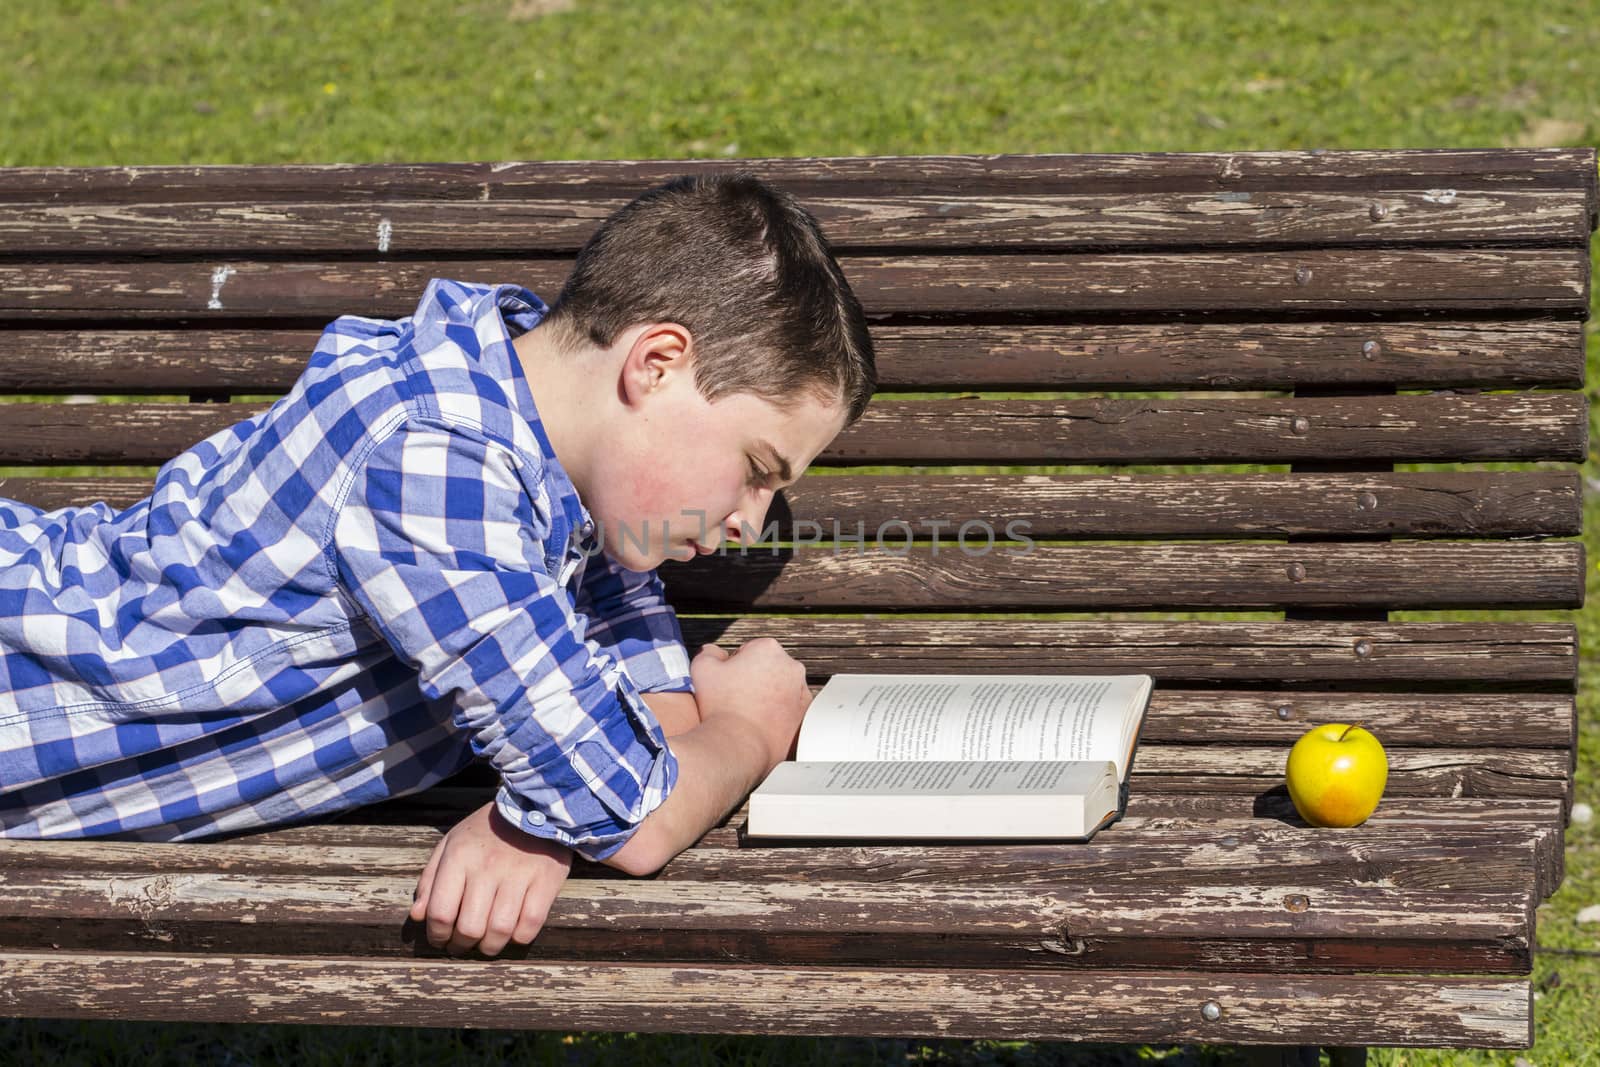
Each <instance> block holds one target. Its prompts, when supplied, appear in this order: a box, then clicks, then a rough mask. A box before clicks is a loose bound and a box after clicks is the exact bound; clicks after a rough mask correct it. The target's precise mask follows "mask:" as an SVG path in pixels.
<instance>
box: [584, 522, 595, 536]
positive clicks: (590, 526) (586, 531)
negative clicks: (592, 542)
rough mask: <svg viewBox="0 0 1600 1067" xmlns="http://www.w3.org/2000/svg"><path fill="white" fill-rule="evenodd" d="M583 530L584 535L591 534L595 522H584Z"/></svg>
mask: <svg viewBox="0 0 1600 1067" xmlns="http://www.w3.org/2000/svg"><path fill="white" fill-rule="evenodd" d="M582 532H583V536H585V537H588V536H589V535H590V534H592V533H594V523H592V522H586V523H584V524H583V526H582Z"/></svg>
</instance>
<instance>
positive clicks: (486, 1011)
mask: <svg viewBox="0 0 1600 1067" xmlns="http://www.w3.org/2000/svg"><path fill="white" fill-rule="evenodd" d="M529 990H536V991H537V995H532V996H530V995H529ZM1208 1002H1209V1003H1213V1004H1215V1005H1216V1016H1217V1017H1216V1018H1215V1019H1214V1020H1208V1019H1206V1018H1205V1016H1204V1015H1203V1014H1202V1009H1203V1007H1204V1006H1205V1005H1206V1004H1207V1003H1208ZM1374 1005H1382V1006H1383V1010H1382V1011H1374V1010H1373V1006H1374ZM1532 1009H1533V1001H1532V990H1531V987H1530V983H1529V982H1528V980H1526V979H1509V980H1508V979H1504V978H1481V977H1473V978H1458V977H1432V976H1427V977H1388V976H1375V975H1360V976H1338V975H1249V974H1227V973H1205V972H1183V971H1177V972H1170V973H1163V974H1132V973H1125V972H1124V973H1118V972H1102V971H1087V972H1057V973H1052V972H1049V971H1040V970H1028V971H1006V970H994V969H975V970H966V969H951V970H932V969H924V968H905V969H892V968H846V967H826V966H822V967H749V966H739V965H720V966H719V965H699V966H681V965H672V964H627V963H593V964H556V963H533V962H529V961H525V960H503V961H476V960H475V961H470V962H468V961H459V960H448V961H446V960H349V959H330V960H295V959H283V958H280V957H274V956H255V955H250V956H245V955H221V956H216V957H210V958H206V957H186V956H179V955H158V954H153V953H152V954H142V953H141V954H113V953H85V954H72V953H48V952H43V953H41V952H9V953H4V954H0V1014H3V1015H25V1016H42V1017H46V1018H100V1017H106V1016H112V1017H116V1018H128V1019H171V1020H182V1021H226V1022H248V1023H258V1022H269V1021H270V1022H318V1023H341V1024H345V1025H384V1026H393V1025H401V1026H449V1027H454V1026H460V1025H461V1022H462V1020H464V1019H467V1018H471V1019H473V1020H474V1022H476V1023H478V1024H479V1025H482V1026H487V1027H491V1028H506V1029H562V1030H572V1029H577V1030H591V1029H592V1030H630V1031H644V1032H689V1033H694V1032H712V1033H764V1034H817V1035H869V1034H920V1035H931V1036H938V1037H992V1036H994V1035H995V1034H997V1033H1001V1034H1005V1035H1007V1037H1009V1038H1012V1039H1015V1040H1077V1041H1155V1042H1182V1041H1205V1042H1214V1043H1229V1044H1281V1043H1291V1044H1343V1045H1365V1044H1373V1045H1425V1046H1468V1047H1475V1048H1525V1047H1527V1046H1528V1045H1529V1044H1531V1043H1532V1040H1533V1021H1532V1020H1533V1015H1532Z"/></svg>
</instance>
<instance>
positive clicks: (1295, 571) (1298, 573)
mask: <svg viewBox="0 0 1600 1067" xmlns="http://www.w3.org/2000/svg"><path fill="white" fill-rule="evenodd" d="M1287 573H1288V575H1289V580H1290V581H1291V582H1303V581H1305V580H1306V565H1305V564H1304V563H1291V564H1289V569H1288V572H1287Z"/></svg>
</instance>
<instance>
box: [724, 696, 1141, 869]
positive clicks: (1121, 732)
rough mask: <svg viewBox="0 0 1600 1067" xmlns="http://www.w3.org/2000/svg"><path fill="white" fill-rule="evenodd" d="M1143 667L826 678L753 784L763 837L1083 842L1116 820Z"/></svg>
mask: <svg viewBox="0 0 1600 1067" xmlns="http://www.w3.org/2000/svg"><path fill="white" fill-rule="evenodd" d="M1153 686H1154V679H1153V678H1152V677H1151V676H1150V675H1148V674H1094V675H1090V674H1070V675H1069V674H1060V675H971V674H836V675H834V676H833V677H832V678H830V679H829V680H828V683H827V684H826V685H825V686H823V687H822V689H821V691H819V692H818V693H817V695H816V697H815V698H814V699H813V700H812V702H811V706H810V708H809V709H808V710H807V711H806V717H805V721H804V722H803V723H802V724H801V726H800V738H799V740H798V742H797V743H796V746H795V759H794V760H793V761H792V762H786V763H780V764H779V765H778V766H777V767H776V768H774V770H773V771H772V773H771V774H769V775H768V776H767V778H766V780H765V781H763V782H762V783H761V785H760V786H759V787H757V789H756V790H755V792H754V793H752V794H750V816H749V823H748V824H747V826H746V828H745V832H746V834H747V835H748V836H750V837H771V838H841V839H890V838H924V839H925V838H949V839H983V840H995V839H1010V840H1016V839H1029V840H1077V841H1083V840H1088V839H1089V838H1090V837H1092V836H1093V835H1094V833H1095V832H1096V831H1097V830H1099V829H1101V828H1103V827H1105V826H1108V825H1110V824H1111V823H1113V822H1115V821H1116V820H1117V819H1119V818H1121V816H1122V813H1123V811H1124V810H1125V809H1126V807H1127V800H1128V789H1127V782H1128V774H1129V772H1130V771H1131V770H1132V767H1133V756H1134V752H1135V751H1136V750H1137V748H1138V744H1139V731H1140V730H1141V729H1142V728H1143V727H1144V718H1145V712H1146V711H1147V710H1148V708H1149V706H1150V693H1151V690H1152V688H1153Z"/></svg>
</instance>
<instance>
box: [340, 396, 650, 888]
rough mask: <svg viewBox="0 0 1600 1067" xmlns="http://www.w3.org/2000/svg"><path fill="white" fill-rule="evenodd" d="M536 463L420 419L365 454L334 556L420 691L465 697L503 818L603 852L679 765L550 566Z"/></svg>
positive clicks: (466, 718) (344, 583)
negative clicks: (536, 494)
mask: <svg viewBox="0 0 1600 1067" xmlns="http://www.w3.org/2000/svg"><path fill="white" fill-rule="evenodd" d="M524 462H526V461H524V460H522V459H520V458H519V457H518V456H517V454H516V453H515V452H513V451H512V450H511V449H509V448H508V447H506V446H505V445H503V444H500V443H498V442H495V441H492V440H489V439H487V438H484V437H482V436H480V435H477V434H476V433H474V432H473V431H471V430H467V429H463V428H459V427H451V426H445V425H436V424H432V423H430V422H420V421H418V420H416V419H413V420H411V421H409V422H407V423H406V424H404V425H403V426H402V427H401V428H400V429H398V430H396V431H394V432H392V433H390V434H389V435H388V436H386V437H385V438H383V439H382V440H381V441H380V442H379V443H378V444H377V445H376V446H374V447H373V448H372V450H371V451H370V452H369V453H368V455H367V456H366V457H365V458H363V459H361V460H360V461H359V463H358V464H357V466H356V468H355V473H354V476H353V477H352V479H351V480H350V482H349V488H348V492H347V493H346V494H345V498H344V500H343V501H342V502H340V503H339V504H338V510H337V512H336V517H335V520H334V523H333V531H332V536H331V539H330V543H329V559H330V562H331V565H332V567H333V569H334V574H335V580H336V581H337V582H338V583H339V584H340V586H341V587H342V588H343V589H344V590H345V591H346V592H347V593H348V594H349V596H350V597H351V598H352V599H353V600H354V602H355V604H356V606H357V607H358V608H359V610H360V611H361V612H363V613H365V614H366V616H367V617H368V618H369V620H370V622H371V624H372V625H373V626H374V627H375V628H376V629H377V630H378V631H380V632H381V633H382V635H383V637H384V638H385V640H386V641H387V642H388V643H389V645H390V646H391V647H392V648H393V650H394V652H395V654H396V655H397V656H398V657H400V658H401V659H402V660H403V661H404V662H406V663H408V664H410V665H411V666H412V667H414V668H415V669H416V671H417V673H418V678H419V682H420V686H421V690H422V692H423V693H424V694H425V695H426V696H428V697H429V698H430V699H439V698H449V699H450V700H451V701H452V702H453V705H454V712H453V714H454V719H455V722H456V724H457V725H458V726H459V727H460V728H461V729H462V730H464V731H466V732H467V733H468V734H469V737H470V742H471V745H472V750H473V752H474V753H475V754H476V755H478V756H480V757H482V758H484V759H487V760H488V761H489V762H490V763H491V764H492V765H493V766H494V767H495V769H496V770H497V771H498V772H499V774H500V778H501V783H502V784H501V787H500V789H499V790H498V791H497V793H496V797H495V801H496V806H497V807H498V809H499V811H500V812H501V814H502V815H504V816H505V817H506V818H507V819H508V820H510V821H511V822H512V823H514V824H516V825H517V826H519V827H521V828H522V829H523V830H524V831H526V832H527V833H529V834H532V835H535V836H538V837H544V838H549V839H551V840H555V841H558V842H560V843H562V844H564V845H568V846H570V847H571V848H573V849H574V850H575V851H577V852H578V853H579V854H580V855H582V856H585V857H586V858H588V859H592V860H600V859H604V858H606V857H607V856H610V855H611V854H612V853H613V852H615V851H616V850H617V849H619V848H621V847H622V845H623V844H624V843H625V842H626V841H627V840H628V838H629V837H630V836H632V833H633V831H634V830H635V829H637V827H638V825H639V823H640V822H641V821H642V820H643V819H644V817H645V816H646V815H648V814H649V813H650V812H651V811H653V810H654V809H655V808H656V807H657V806H659V805H660V803H661V802H662V801H663V800H664V799H665V798H666V796H667V794H668V793H669V792H670V791H671V789H672V787H673V785H674V784H675V782H676V780H677V770H678V768H677V761H676V758H675V757H674V756H673V754H672V752H671V750H670V749H669V748H668V746H667V742H666V737H665V735H664V734H663V733H662V730H661V726H660V724H659V723H658V722H657V721H656V719H655V716H654V715H653V714H652V713H651V711H650V708H649V706H648V705H647V704H645V702H644V700H643V699H642V698H641V697H640V690H639V688H638V686H636V685H635V684H634V682H633V681H632V680H631V679H630V678H629V676H628V674H627V673H626V672H625V671H624V670H623V669H622V665H621V664H620V663H619V661H618V660H617V659H616V658H615V657H613V656H612V655H610V654H608V653H607V652H606V651H605V650H604V649H603V648H600V647H599V646H598V645H596V644H593V643H591V642H589V641H586V640H585V633H584V623H583V621H582V620H581V619H580V617H579V616H578V614H577V612H576V610H575V606H574V604H573V601H572V599H571V597H570V596H569V595H568V594H567V592H566V590H565V589H564V588H563V587H562V585H561V584H560V582H559V581H558V580H557V578H556V577H555V576H552V575H551V574H550V573H549V566H548V564H547V562H546V559H545V554H544V540H543V538H544V534H546V533H547V532H548V530H549V514H548V512H549V507H550V505H549V503H548V501H547V500H541V501H535V499H534V498H533V497H531V496H530V495H529V492H528V490H527V489H526V488H525V486H524V483H523V480H522V478H521V477H519V473H518V466H519V464H521V463H524ZM560 558H561V557H560V556H559V554H558V555H557V557H556V559H557V560H559V559H560ZM674 625H675V624H674Z"/></svg>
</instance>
